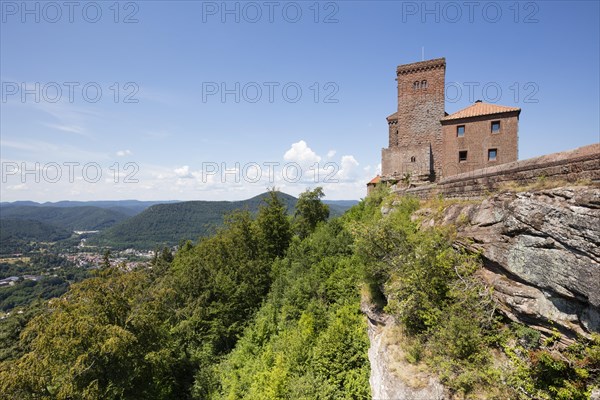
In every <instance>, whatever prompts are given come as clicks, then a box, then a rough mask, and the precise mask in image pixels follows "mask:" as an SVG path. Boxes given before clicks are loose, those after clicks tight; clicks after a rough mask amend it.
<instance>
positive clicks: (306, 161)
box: [283, 140, 321, 165]
mask: <svg viewBox="0 0 600 400" xmlns="http://www.w3.org/2000/svg"><path fill="white" fill-rule="evenodd" d="M283 159H284V160H285V161H288V162H296V163H298V164H300V165H311V164H314V163H317V162H319V161H321V157H319V156H318V155H317V153H315V152H314V151H313V150H312V149H311V148H310V147H308V145H307V144H306V142H305V141H304V140H301V141H299V142H297V143H293V144H292V147H291V148H290V149H289V150H288V151H286V152H285V154H284V155H283Z"/></svg>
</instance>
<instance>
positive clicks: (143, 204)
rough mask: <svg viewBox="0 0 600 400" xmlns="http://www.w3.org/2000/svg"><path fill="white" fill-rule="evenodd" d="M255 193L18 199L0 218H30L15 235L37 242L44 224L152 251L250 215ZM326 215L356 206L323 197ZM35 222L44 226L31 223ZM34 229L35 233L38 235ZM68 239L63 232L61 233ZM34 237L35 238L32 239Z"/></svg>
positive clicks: (291, 201) (1, 208)
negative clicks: (221, 197) (223, 197)
mask: <svg viewBox="0 0 600 400" xmlns="http://www.w3.org/2000/svg"><path fill="white" fill-rule="evenodd" d="M266 195H267V194H266V193H264V194H261V195H259V196H255V197H253V198H251V199H248V200H242V201H184V202H180V201H171V202H167V203H160V202H154V201H137V200H122V201H87V202H80V201H60V202H56V203H35V202H29V201H20V202H14V203H0V218H3V219H11V220H21V221H24V220H26V221H30V222H29V223H27V224H25V225H24V226H23V231H21V233H26V231H27V229H28V228H30V229H32V230H33V232H31V237H32V238H34V237H38V238H39V239H38V240H39V241H53V240H50V239H49V238H48V237H46V236H44V234H42V233H41V232H45V233H46V235H49V234H50V233H51V230H49V227H50V226H51V227H55V228H61V229H66V230H67V231H69V232H71V231H73V230H100V231H102V232H100V233H99V234H98V235H94V236H92V237H90V238H89V239H88V240H89V243H90V244H98V245H102V246H112V247H115V248H127V247H134V248H144V249H153V248H155V247H156V246H163V245H175V244H178V243H179V242H180V241H181V240H182V239H185V240H188V239H189V240H197V239H198V238H199V237H200V236H205V235H208V234H210V233H212V232H214V230H215V229H216V227H218V226H220V225H221V224H222V222H223V216H224V215H225V214H228V213H230V212H232V211H234V210H238V209H247V210H249V211H250V212H252V213H255V212H257V211H258V208H259V206H260V205H261V204H263V198H264V197H265V196H266ZM279 195H280V197H281V199H282V200H283V201H284V202H285V204H286V205H287V207H288V211H289V212H290V213H293V212H294V207H295V205H296V201H297V199H296V198H295V197H293V196H290V195H288V194H285V193H279ZM325 203H327V204H328V205H329V207H330V212H331V216H332V217H336V216H339V215H341V214H343V213H344V212H345V211H346V210H347V209H348V208H350V207H351V206H352V205H354V204H356V203H357V202H356V201H351V200H333V201H332V200H329V201H325ZM31 221H37V222H39V223H42V224H48V227H46V229H45V230H44V229H42V225H39V224H37V225H36V224H32V223H31ZM38 233H39V235H38ZM67 237H68V235H67ZM32 240H35V239H32Z"/></svg>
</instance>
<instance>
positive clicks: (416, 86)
mask: <svg viewBox="0 0 600 400" xmlns="http://www.w3.org/2000/svg"><path fill="white" fill-rule="evenodd" d="M419 85H420V83H419V81H415V83H413V89H414V90H416V89H418V88H419Z"/></svg>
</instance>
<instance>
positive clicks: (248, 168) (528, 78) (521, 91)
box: [0, 0, 600, 201]
mask: <svg viewBox="0 0 600 400" xmlns="http://www.w3.org/2000/svg"><path fill="white" fill-rule="evenodd" d="M0 4H1V12H2V15H1V30H0V79H1V81H2V99H1V103H0V112H1V115H0V130H1V142H0V145H1V148H0V158H1V161H2V188H1V190H0V194H1V199H2V201H14V200H35V201H56V200H63V199H71V200H97V199H131V198H137V199H142V200H167V199H180V200H192V199H207V200H216V199H224V200H234V199H243V198H248V197H250V196H253V195H255V194H258V193H261V192H263V191H264V190H265V189H266V188H267V187H269V186H274V185H275V186H277V187H278V188H280V189H281V190H283V191H286V192H288V193H291V194H298V193H299V192H300V191H302V190H304V189H305V188H307V187H314V186H317V185H320V186H324V187H325V192H326V194H327V198H329V199H358V198H360V197H363V196H364V195H365V186H364V185H365V182H366V181H368V180H369V179H370V178H371V177H373V176H374V175H375V174H376V173H377V170H378V168H379V163H380V157H381V148H382V147H385V146H387V143H386V141H387V123H386V120H385V117H386V116H387V115H389V114H391V113H392V112H394V110H395V108H396V106H397V105H396V86H395V81H394V78H395V68H396V66H397V65H399V64H404V63H410V62H415V61H420V60H421V57H422V52H424V56H425V59H430V58H437V57H445V58H446V62H447V69H446V83H447V86H448V90H447V102H446V111H448V112H450V113H452V112H455V111H457V110H459V109H461V108H464V107H466V106H467V105H469V104H470V103H471V102H472V101H474V100H477V99H483V100H484V101H490V102H495V103H497V104H502V105H507V106H518V107H521V108H522V112H521V119H520V127H519V138H520V143H519V157H520V158H521V159H525V158H529V157H534V156H538V155H542V154H547V153H551V152H556V151H561V150H566V149H571V148H576V147H579V146H582V145H586V144H590V143H594V142H598V141H599V132H600V126H599V125H600V118H599V109H600V104H599V96H600V81H599V75H600V74H599V71H600V63H599V58H600V50H599V49H600V42H599V37H600V28H599V21H600V10H599V3H598V2H596V1H582V2H572V1H571V2H560V1H548V2H546V1H533V2H532V1H530V2H488V1H481V2H475V3H474V5H473V6H471V7H472V8H469V6H468V5H466V4H465V2H462V1H459V2H427V3H424V2H420V1H419V2H406V1H379V2H378V1H369V2H367V1H338V2H318V3H317V2H314V1H308V2H287V1H282V2H279V1H274V2H263V1H259V2H226V3H224V2H220V1H219V2H202V1H170V2H166V1H137V2H119V3H115V2H113V1H108V2H77V1H76V2H74V3H72V4H73V5H72V6H71V7H72V8H71V9H69V8H68V6H65V5H64V3H63V2H36V1H30V2H27V3H22V2H21V1H18V2H13V1H4V0H3V1H1V2H0ZM24 4H25V5H24ZM299 12H300V13H301V14H299ZM259 13H260V14H259ZM36 19H37V20H36ZM236 19H237V20H236ZM94 21H96V22H94ZM469 87H472V88H473V93H472V94H471V93H469ZM69 88H72V92H70V90H69ZM84 88H85V89H84ZM457 88H459V89H460V92H459V91H458V90H457ZM484 88H485V89H486V90H484ZM59 89H60V92H59ZM98 89H99V90H100V91H101V94H100V92H98ZM223 89H225V90H226V92H225V94H224V95H223ZM258 89H260V94H261V96H260V97H259V96H258V93H259V92H258ZM498 89H499V90H500V92H498ZM298 90H300V91H301V93H300V92H298ZM222 95H223V96H222ZM317 95H318V96H317ZM236 97H237V98H236ZM298 166H299V167H300V168H299V169H298ZM28 171H29V172H28ZM299 171H300V172H301V173H302V176H298V172H299ZM334 173H335V174H334ZM328 175H331V176H328ZM127 176H128V177H129V180H130V181H131V182H124V180H125V178H126V177H127ZM259 178H260V179H259Z"/></svg>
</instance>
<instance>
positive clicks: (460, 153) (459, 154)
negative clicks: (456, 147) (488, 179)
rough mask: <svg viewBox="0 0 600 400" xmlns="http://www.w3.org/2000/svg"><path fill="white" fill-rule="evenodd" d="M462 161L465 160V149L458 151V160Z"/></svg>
mask: <svg viewBox="0 0 600 400" xmlns="http://www.w3.org/2000/svg"><path fill="white" fill-rule="evenodd" d="M463 161H467V151H466V150H463V151H459V152H458V162H463Z"/></svg>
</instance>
